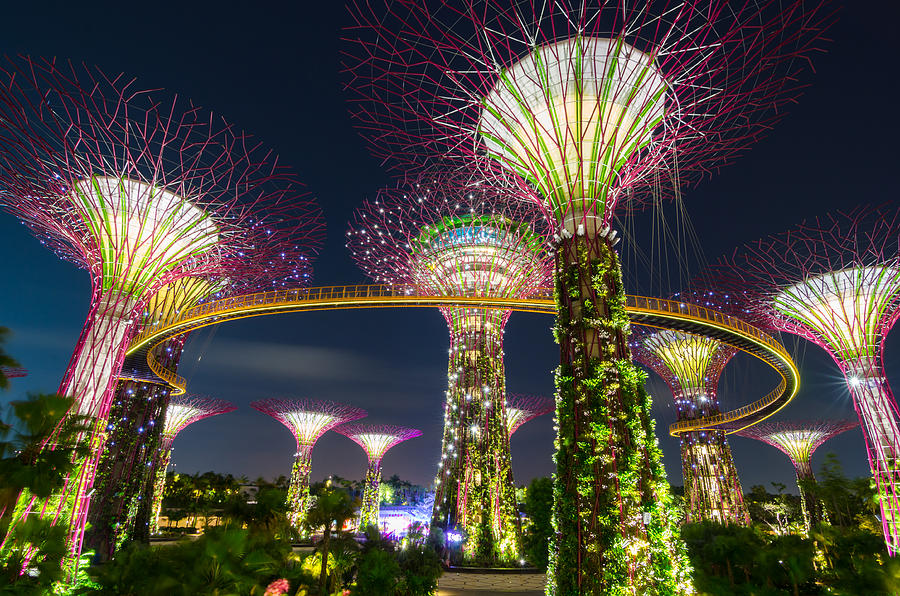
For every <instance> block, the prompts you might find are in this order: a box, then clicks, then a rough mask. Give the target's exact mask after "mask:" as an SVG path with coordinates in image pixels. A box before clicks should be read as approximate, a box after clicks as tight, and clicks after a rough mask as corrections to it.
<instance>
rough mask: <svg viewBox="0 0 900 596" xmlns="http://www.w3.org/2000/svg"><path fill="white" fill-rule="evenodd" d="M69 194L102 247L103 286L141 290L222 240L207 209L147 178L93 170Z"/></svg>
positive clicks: (128, 291)
mask: <svg viewBox="0 0 900 596" xmlns="http://www.w3.org/2000/svg"><path fill="white" fill-rule="evenodd" d="M71 194H72V199H73V204H74V205H76V206H78V207H79V208H80V209H81V210H82V212H83V213H82V215H83V217H84V221H85V224H86V225H87V227H88V229H89V232H90V234H92V235H93V236H94V237H95V239H96V242H97V244H98V246H99V247H100V250H101V252H102V255H103V259H102V285H103V288H104V289H115V290H118V291H121V292H123V293H126V294H132V295H135V296H140V294H141V293H142V292H143V291H144V290H145V289H146V288H148V287H152V286H153V285H154V284H155V283H156V282H157V280H158V279H159V277H160V276H161V275H162V274H164V273H165V272H166V271H168V270H170V269H172V268H174V267H177V266H178V265H179V264H180V263H181V262H183V261H185V260H187V259H188V258H191V257H197V256H199V255H201V254H203V253H205V252H208V251H210V250H212V248H213V247H215V246H216V244H217V242H218V240H219V231H218V226H217V225H216V224H215V223H214V222H213V220H212V218H211V217H210V216H209V214H207V213H205V212H204V211H203V210H201V209H200V208H198V207H197V206H195V205H194V204H192V203H190V202H189V201H186V200H185V199H183V198H181V197H179V196H178V195H176V194H174V193H172V192H170V191H168V190H165V189H161V188H157V187H155V186H153V185H151V184H147V183H146V182H142V181H138V180H132V179H129V178H124V177H122V178H115V177H110V176H94V177H92V178H90V179H86V180H81V181H79V182H77V183H76V184H75V185H74V186H73V188H72V191H71Z"/></svg>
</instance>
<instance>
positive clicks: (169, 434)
mask: <svg viewBox="0 0 900 596" xmlns="http://www.w3.org/2000/svg"><path fill="white" fill-rule="evenodd" d="M235 410H237V408H236V407H235V406H234V405H232V404H230V403H228V402H227V401H224V400H221V399H215V398H212V397H203V396H199V395H190V394H183V395H175V396H173V397H172V399H171V400H169V405H168V407H167V408H166V422H165V425H164V427H163V431H162V440H161V442H160V445H159V449H158V450H157V457H158V460H157V461H155V462H153V464H154V465H153V468H154V469H155V473H156V477H155V479H154V482H153V501H152V517H151V522H150V525H151V531H152V532H153V533H156V531H157V530H158V529H159V525H158V524H159V513H160V511H161V509H162V499H163V493H164V492H165V489H166V469H167V468H168V467H169V462H170V461H172V451H173V447H172V444H173V443H174V442H175V437H177V436H178V433H180V432H181V431H183V430H184V429H185V428H187V427H188V426H190V425H191V424H193V423H195V422H197V421H199V420H203V419H204V418H209V417H211V416H218V415H219V414H227V413H228V412H233V411H235Z"/></svg>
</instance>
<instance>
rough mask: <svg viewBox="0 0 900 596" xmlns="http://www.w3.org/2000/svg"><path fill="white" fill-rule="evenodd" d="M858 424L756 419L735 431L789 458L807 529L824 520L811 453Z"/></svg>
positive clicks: (847, 421) (835, 421) (837, 421)
mask: <svg viewBox="0 0 900 596" xmlns="http://www.w3.org/2000/svg"><path fill="white" fill-rule="evenodd" d="M858 424H859V423H858V422H856V421H853V420H810V421H789V422H760V423H759V424H755V425H753V426H751V427H749V428H745V429H743V430H740V431H738V432H737V434H739V435H741V436H743V437H748V438H750V439H756V440H757V441H762V442H763V443H768V444H769V445H771V446H772V447H775V448H776V449H778V450H779V451H781V452H782V453H784V454H785V455H787V456H788V457H789V458H791V463H792V464H794V470H795V471H796V472H797V486H798V487H799V488H800V505H801V508H802V510H803V521H804V523H805V524H806V530H807V532H808V531H809V529H810V527H811V526H813V525H815V524H818V523H821V522H823V521H826V514H825V509H824V507H823V506H822V502H821V500H820V499H819V498H818V497H817V496H816V494H815V491H814V486H815V483H816V476H815V474H813V469H812V454H813V453H814V452H815V451H816V449H818V448H819V446H820V445H821V444H822V443H824V442H825V441H827V440H828V439H830V438H832V437H835V436H837V435H839V434H841V433H842V432H844V431H848V430H850V429H851V428H854V427H856V426H857V425H858Z"/></svg>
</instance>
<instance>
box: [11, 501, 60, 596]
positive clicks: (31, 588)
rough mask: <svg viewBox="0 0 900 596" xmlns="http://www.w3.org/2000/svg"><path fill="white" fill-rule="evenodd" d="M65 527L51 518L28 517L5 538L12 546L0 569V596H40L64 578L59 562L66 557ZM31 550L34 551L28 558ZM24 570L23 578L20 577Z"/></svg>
mask: <svg viewBox="0 0 900 596" xmlns="http://www.w3.org/2000/svg"><path fill="white" fill-rule="evenodd" d="M66 534H67V533H66V527H65V526H63V525H54V524H53V523H52V521H51V520H50V519H40V518H39V517H38V516H36V515H32V516H29V517H28V518H26V519H25V521H23V522H22V523H20V524H18V525H17V526H16V527H15V528H14V529H13V531H12V533H11V534H10V536H9V537H8V539H9V540H10V541H12V543H13V544H14V545H15V547H14V548H12V549H10V551H9V552H7V553H5V557H4V560H3V564H2V567H0V586H3V587H0V594H16V595H21V596H30V595H32V594H33V595H35V596H39V595H42V594H47V593H48V592H50V589H51V586H53V585H54V584H55V583H56V582H58V581H60V580H62V579H63V575H64V573H63V568H62V561H63V559H64V558H65V556H66V554H67V550H68V549H67V548H66ZM30 549H35V550H36V554H33V556H31V557H30V558H29V559H27V563H28V564H27V566H26V557H27V556H29V551H30ZM23 567H24V568H25V569H26V571H25V574H24V575H20V574H21V572H22V569H23Z"/></svg>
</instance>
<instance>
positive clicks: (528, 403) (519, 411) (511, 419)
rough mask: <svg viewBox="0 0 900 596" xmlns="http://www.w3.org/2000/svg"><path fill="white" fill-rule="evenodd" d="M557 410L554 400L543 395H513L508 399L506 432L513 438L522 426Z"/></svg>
mask: <svg viewBox="0 0 900 596" xmlns="http://www.w3.org/2000/svg"><path fill="white" fill-rule="evenodd" d="M555 408H556V404H554V403H553V400H552V399H550V398H547V397H544V396H543V395H521V394H512V393H511V394H509V395H508V396H507V397H506V431H507V432H508V433H509V436H510V437H512V436H513V434H514V433H515V432H516V431H517V430H519V427H520V426H522V425H523V424H525V423H526V422H528V421H529V420H534V419H535V418H537V417H538V416H543V415H544V414H549V413H550V412H552V411H553V410H554V409H555Z"/></svg>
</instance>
